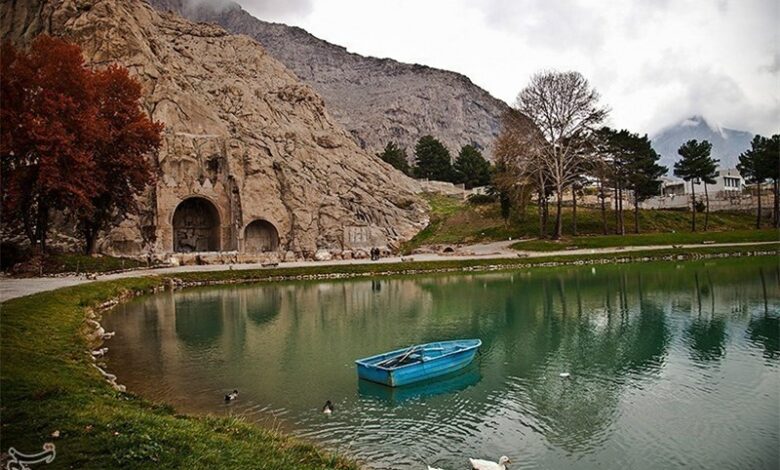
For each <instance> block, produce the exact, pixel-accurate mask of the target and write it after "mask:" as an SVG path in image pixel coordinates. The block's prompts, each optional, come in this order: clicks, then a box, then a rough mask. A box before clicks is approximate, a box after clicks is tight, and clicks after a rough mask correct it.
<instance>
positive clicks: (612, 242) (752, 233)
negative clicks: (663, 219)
mask: <svg viewBox="0 0 780 470" xmlns="http://www.w3.org/2000/svg"><path fill="white" fill-rule="evenodd" d="M706 241H712V242H715V243H745V242H771V241H780V233H778V231H777V230H775V229H768V230H734V231H729V232H675V233H641V234H627V235H624V236H620V235H601V236H584V237H577V238H564V239H562V240H558V241H555V240H527V241H520V242H517V243H515V244H513V245H512V248H513V249H515V250H526V251H557V250H565V249H574V248H609V247H618V246H653V245H690V244H695V243H703V242H706Z"/></svg>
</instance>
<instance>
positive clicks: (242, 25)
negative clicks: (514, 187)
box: [150, 0, 508, 158]
mask: <svg viewBox="0 0 780 470" xmlns="http://www.w3.org/2000/svg"><path fill="white" fill-rule="evenodd" d="M150 2H151V4H152V5H153V6H155V7H156V8H159V9H161V10H173V11H176V12H179V13H181V14H182V15H184V16H185V17H188V18H190V19H192V20H194V21H203V22H211V23H216V24H218V25H220V26H222V27H223V28H225V29H226V30H228V31H230V32H232V33H236V34H246V35H247V36H249V37H252V38H254V39H256V40H257V41H258V42H260V44H262V45H263V46H264V47H265V48H266V49H267V50H268V52H269V53H270V54H271V55H272V56H274V57H275V58H277V59H279V60H280V61H281V62H282V63H284V64H285V65H286V66H287V67H288V68H290V69H291V70H292V71H293V72H295V74H296V75H297V76H298V77H299V78H300V79H301V80H303V81H304V82H306V83H307V84H309V85H311V86H312V87H313V88H314V89H315V90H317V92H318V93H319V94H320V95H321V96H322V97H323V99H324V100H325V104H326V106H327V108H328V111H329V112H330V113H331V114H332V115H333V117H334V118H335V119H336V121H338V122H339V123H340V124H341V125H342V126H344V127H345V128H346V129H347V130H348V131H349V132H350V133H351V134H352V135H353V137H354V138H355V141H356V142H358V144H359V145H360V146H361V147H362V148H365V149H367V150H369V151H370V152H372V153H373V152H377V151H379V150H381V149H383V148H384V146H385V144H386V143H387V142H388V141H391V140H392V141H395V142H397V143H399V144H400V145H401V146H405V147H407V149H409V150H410V151H409V152H408V155H409V156H410V157H411V156H412V155H413V153H414V152H413V148H414V145H415V144H416V142H417V140H418V139H419V138H420V137H422V136H423V135H426V134H431V135H433V136H434V137H436V138H438V139H439V140H441V141H442V142H443V143H444V144H445V145H446V146H447V147H448V148H449V149H450V151H451V152H457V151H458V150H459V149H460V147H461V146H463V145H465V144H473V145H476V146H477V147H478V148H480V149H483V150H485V151H486V152H485V153H486V156H487V157H488V158H491V156H490V147H491V144H492V142H493V140H494V138H495V137H496V135H497V134H498V132H499V127H500V120H501V116H502V114H503V113H504V112H505V111H506V110H507V109H508V106H507V104H506V103H504V102H503V101H501V100H498V99H496V98H494V97H493V96H491V95H490V94H489V93H488V92H486V91H485V90H483V89H481V88H479V87H478V86H476V85H474V84H473V83H472V82H471V80H469V79H468V78H467V77H465V76H463V75H460V74H457V73H454V72H448V71H445V70H439V69H435V68H431V67H426V66H423V65H416V64H405V63H400V62H397V61H395V60H391V59H378V58H374V57H364V56H361V55H358V54H353V53H350V52H348V51H347V50H346V49H345V48H344V47H341V46H337V45H334V44H331V43H328V42H326V41H323V40H321V39H318V38H316V37H314V36H313V35H311V34H309V33H308V32H306V31H305V30H303V29H301V28H297V27H291V26H287V25H284V24H277V23H269V22H266V21H262V20H259V19H257V18H255V17H253V16H252V15H251V14H249V13H248V12H246V11H245V10H243V9H242V8H241V6H239V5H238V4H236V3H233V2H230V1H227V0H226V1H224V2H216V4H217V6H215V5H214V3H212V2H203V1H195V0H150Z"/></svg>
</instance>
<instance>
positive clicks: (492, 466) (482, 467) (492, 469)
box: [469, 455, 512, 470]
mask: <svg viewBox="0 0 780 470" xmlns="http://www.w3.org/2000/svg"><path fill="white" fill-rule="evenodd" d="M469 462H471V468H473V469H474V470H506V464H508V463H512V461H511V460H509V457H507V456H506V455H502V456H501V458H500V459H498V463H495V462H491V461H490V460H480V459H469Z"/></svg>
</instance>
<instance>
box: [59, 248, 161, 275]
mask: <svg viewBox="0 0 780 470" xmlns="http://www.w3.org/2000/svg"><path fill="white" fill-rule="evenodd" d="M145 266H146V263H145V262H142V261H138V260H135V259H132V258H116V257H113V256H102V255H101V256H87V255H81V254H72V253H69V254H58V255H52V257H51V261H50V263H49V265H48V266H47V271H46V272H47V273H61V272H79V273H105V272H109V271H119V270H122V269H130V268H139V267H145Z"/></svg>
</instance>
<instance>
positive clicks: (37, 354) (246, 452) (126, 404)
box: [0, 245, 780, 469]
mask: <svg viewBox="0 0 780 470" xmlns="http://www.w3.org/2000/svg"><path fill="white" fill-rule="evenodd" d="M754 250H761V251H763V252H766V251H772V256H777V254H778V253H779V251H778V250H780V246H776V245H773V246H771V247H767V246H762V247H739V248H727V249H724V248H717V247H701V248H696V249H690V250H679V249H669V250H658V251H647V252H644V251H640V252H634V253H618V254H611V255H589V256H577V257H572V256H568V257H567V256H556V257H551V256H550V257H541V258H532V259H521V258H508V259H501V260H490V259H479V260H451V261H436V262H420V263H392V264H390V263H384V264H383V263H377V264H361V265H336V266H316V267H305V268H280V269H259V270H246V271H239V270H233V271H219V272H190V273H181V274H177V275H176V278H177V280H170V279H168V278H166V277H156V276H155V277H141V278H134V279H123V280H117V281H110V282H99V283H90V284H85V285H81V286H77V287H71V288H66V289H60V290H57V291H53V292H46V293H41V294H36V295H32V296H28V297H22V298H19V299H14V300H10V301H8V302H5V303H3V304H0V309H1V313H0V315H1V316H0V336H1V337H2V342H0V356H2V363H1V364H0V391H1V392H2V396H1V397H0V398H1V399H2V432H1V433H0V440H1V441H2V442H0V446H1V447H2V448H3V449H7V448H9V447H11V446H13V447H15V448H17V449H19V450H20V451H23V452H36V451H39V450H40V449H41V445H42V444H43V443H44V442H47V441H52V442H54V443H55V444H56V445H57V457H56V460H55V462H54V463H53V465H51V466H52V467H53V468H66V467H68V468H148V467H159V468H268V469H271V468H274V469H276V468H296V469H297V468H301V469H324V468H343V469H350V468H357V466H356V464H355V463H353V462H349V461H348V460H345V459H343V458H341V457H338V456H333V455H330V454H328V453H325V452H323V451H321V450H319V449H318V448H317V447H315V446H312V445H309V444H307V443H303V442H300V441H297V440H294V439H290V438H288V437H285V436H282V435H279V434H277V433H274V432H271V431H268V430H264V429H260V428H258V427H256V426H253V425H250V424H248V423H245V422H243V421H242V420H240V419H237V418H229V417H227V418H226V417H190V416H181V415H177V414H176V413H175V411H174V410H172V409H171V408H170V407H168V406H165V405H160V404H154V403H151V402H148V401H146V400H144V399H141V398H138V397H136V396H134V395H132V394H129V393H121V392H117V391H114V389H113V388H112V387H111V386H110V385H109V384H107V383H106V381H105V380H104V379H103V378H102V377H101V376H100V374H99V373H98V371H97V370H96V369H95V368H94V367H92V360H91V359H90V358H89V357H88V355H87V353H86V351H87V350H88V348H89V345H88V344H87V341H86V339H85V336H84V333H85V332H84V328H85V323H84V320H85V317H86V314H87V310H86V309H87V307H90V306H95V305H99V304H101V303H103V302H105V301H106V300H108V299H112V298H117V297H119V296H121V295H123V294H126V293H141V292H149V291H151V290H152V289H156V288H160V287H161V286H165V285H169V284H170V283H171V282H174V283H176V282H179V281H181V282H182V283H184V284H193V285H194V284H206V283H212V282H213V283H225V282H249V281H266V282H267V281H276V280H282V279H296V278H303V277H318V276H334V275H335V276H339V275H343V276H353V275H356V276H361V275H379V274H404V273H411V272H415V273H421V272H436V271H447V270H452V271H456V270H479V269H517V268H527V267H533V266H549V265H551V264H555V263H561V264H580V263H588V262H594V263H604V262H618V261H620V262H628V261H632V260H640V259H644V260H648V259H672V260H678V259H691V258H697V257H702V256H708V255H717V254H722V253H724V252H725V253H728V254H732V255H747V254H750V253H752V252H753V251H754ZM109 346H110V343H109ZM120 382H121V377H120ZM55 431H59V437H58V438H54V437H52V433H54V432H55Z"/></svg>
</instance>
